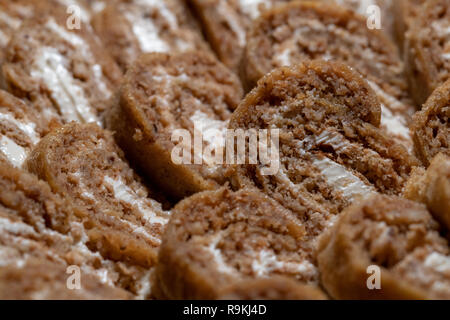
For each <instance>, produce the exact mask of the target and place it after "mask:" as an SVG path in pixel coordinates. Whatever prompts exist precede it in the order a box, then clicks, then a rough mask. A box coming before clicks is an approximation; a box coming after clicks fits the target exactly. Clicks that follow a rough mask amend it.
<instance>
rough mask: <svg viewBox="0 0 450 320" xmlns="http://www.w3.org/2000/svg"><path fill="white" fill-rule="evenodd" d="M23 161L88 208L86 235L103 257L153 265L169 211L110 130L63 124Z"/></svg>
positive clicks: (59, 191)
mask: <svg viewBox="0 0 450 320" xmlns="http://www.w3.org/2000/svg"><path fill="white" fill-rule="evenodd" d="M27 166H28V168H29V170H30V171H31V172H33V173H35V174H37V175H38V176H39V177H40V178H41V179H43V180H45V181H47V182H48V183H49V185H50V186H51V188H52V190H53V191H54V192H56V193H58V194H62V195H68V196H69V197H70V198H71V199H72V201H73V203H74V204H75V205H77V206H79V207H82V208H84V209H85V210H86V211H87V212H88V216H87V217H85V219H86V222H85V223H84V227H85V228H87V236H88V241H89V243H90V244H91V245H92V246H93V247H94V248H95V249H96V250H98V251H99V252H100V254H101V255H102V256H103V257H105V258H108V259H111V260H115V261H124V262H128V263H130V264H131V265H134V266H140V267H142V268H143V269H148V268H150V267H152V266H154V264H155V263H156V260H157V251H158V248H159V245H160V243H161V234H162V231H163V228H164V226H165V224H166V222H167V220H168V213H167V212H165V211H163V210H162V208H161V204H160V203H158V202H157V201H155V200H153V199H151V198H149V197H148V193H149V190H148V189H147V187H145V186H144V185H143V184H142V182H141V181H140V179H139V178H138V177H137V175H136V174H135V173H134V172H133V170H132V169H131V168H130V167H129V166H128V164H127V163H126V162H125V161H124V160H123V154H122V152H121V150H120V149H119V148H118V147H117V145H116V144H115V143H114V140H113V137H112V135H111V134H110V133H109V132H107V131H104V130H102V129H101V128H99V127H98V126H97V125H95V124H85V125H82V124H76V123H70V124H68V125H65V126H63V127H61V128H60V129H58V130H56V131H54V132H51V133H49V134H48V135H47V136H46V137H45V138H43V139H42V140H41V142H40V143H39V144H38V145H37V147H36V148H35V149H34V150H33V152H32V154H31V155H30V157H29V159H28V161H27ZM147 276H148V275H147Z"/></svg>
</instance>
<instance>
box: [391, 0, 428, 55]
mask: <svg viewBox="0 0 450 320" xmlns="http://www.w3.org/2000/svg"><path fill="white" fill-rule="evenodd" d="M425 2H426V0H393V1H392V10H393V12H392V15H393V16H394V17H395V19H394V32H395V40H396V41H397V44H398V46H399V48H400V50H401V51H402V52H403V51H404V46H405V36H406V33H407V32H408V30H410V29H411V28H412V27H413V25H414V19H416V17H417V16H418V15H419V14H420V10H421V9H422V6H423V4H424V3H425Z"/></svg>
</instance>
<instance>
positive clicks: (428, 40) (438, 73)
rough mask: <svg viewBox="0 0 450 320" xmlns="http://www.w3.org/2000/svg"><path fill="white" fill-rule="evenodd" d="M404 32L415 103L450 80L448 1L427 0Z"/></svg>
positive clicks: (449, 12) (449, 11)
mask: <svg viewBox="0 0 450 320" xmlns="http://www.w3.org/2000/svg"><path fill="white" fill-rule="evenodd" d="M411 24H412V28H411V29H410V30H409V31H408V33H407V34H406V49H405V51H406V58H407V59H406V66H407V68H406V70H407V75H408V80H409V84H410V93H411V96H412V97H413V98H414V100H415V101H416V103H417V104H422V103H424V102H425V101H426V100H427V99H428V97H429V96H430V95H431V93H432V92H433V91H434V90H435V89H436V88H437V87H438V86H440V85H441V84H443V83H444V82H445V81H447V80H448V79H450V3H449V2H448V0H431V1H426V3H424V5H423V6H422V7H421V9H420V14H419V15H417V16H416V17H415V18H414V20H413V22H412V23H411Z"/></svg>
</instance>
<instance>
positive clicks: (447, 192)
mask: <svg viewBox="0 0 450 320" xmlns="http://www.w3.org/2000/svg"><path fill="white" fill-rule="evenodd" d="M403 196H404V197H405V198H407V199H410V200H413V201H419V202H422V203H424V204H425V205H426V206H427V207H428V210H430V212H431V213H432V214H433V217H434V218H435V219H436V220H438V221H439V222H441V223H442V224H443V225H444V226H445V228H446V229H447V230H450V157H449V156H446V155H444V154H438V155H437V156H436V157H434V159H433V160H432V161H431V164H430V166H429V167H428V169H427V170H426V171H425V170H424V169H422V168H418V169H416V170H415V171H414V174H412V175H411V178H410V179H409V181H408V183H407V185H406V187H405V190H404V193H403Z"/></svg>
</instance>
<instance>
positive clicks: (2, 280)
mask: <svg viewBox="0 0 450 320" xmlns="http://www.w3.org/2000/svg"><path fill="white" fill-rule="evenodd" d="M66 270H67V269H66V267H65V266H64V265H60V264H57V263H52V262H49V261H46V260H41V259H29V260H28V261H27V262H26V263H25V264H24V265H21V266H20V267H17V266H14V265H8V266H2V267H0V299H2V300H128V299H131V295H130V294H129V293H127V292H126V291H124V290H121V289H118V288H114V287H110V286H107V285H105V284H103V283H102V282H101V281H100V280H99V279H98V278H96V277H93V276H92V275H91V274H84V275H83V274H82V275H81V280H80V289H77V290H71V289H69V288H68V286H67V279H68V277H69V275H68V274H67V272H66Z"/></svg>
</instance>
